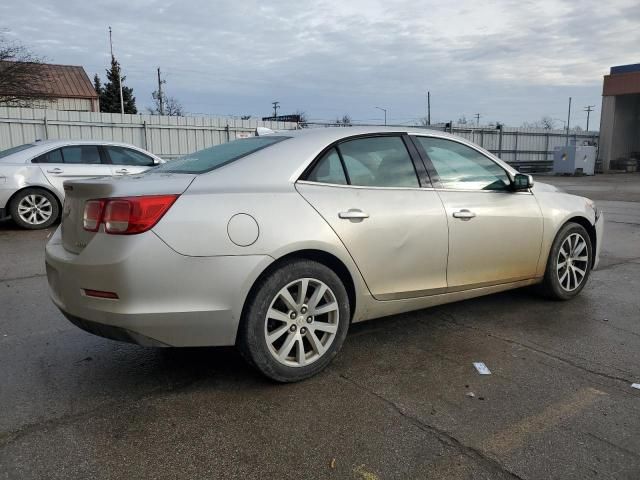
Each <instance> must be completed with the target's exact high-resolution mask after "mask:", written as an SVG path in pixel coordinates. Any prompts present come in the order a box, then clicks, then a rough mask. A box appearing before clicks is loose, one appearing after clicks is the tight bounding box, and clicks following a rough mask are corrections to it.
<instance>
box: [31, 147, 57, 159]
mask: <svg viewBox="0 0 640 480" xmlns="http://www.w3.org/2000/svg"><path fill="white" fill-rule="evenodd" d="M31 163H62V153H60V149H59V148H56V149H55V150H51V151H50V152H47V153H43V154H42V155H40V156H39V157H36V158H34V159H33V160H31Z"/></svg>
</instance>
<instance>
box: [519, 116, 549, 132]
mask: <svg viewBox="0 0 640 480" xmlns="http://www.w3.org/2000/svg"><path fill="white" fill-rule="evenodd" d="M522 127H523V128H544V129H545V130H554V129H555V128H556V121H555V120H554V119H553V118H551V117H550V116H548V115H545V116H544V117H542V118H541V119H540V120H537V121H535V122H523V123H522Z"/></svg>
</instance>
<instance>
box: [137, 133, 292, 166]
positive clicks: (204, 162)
mask: <svg viewBox="0 0 640 480" xmlns="http://www.w3.org/2000/svg"><path fill="white" fill-rule="evenodd" d="M287 138H290V137H281V136H271V135H269V136H267V137H251V138H245V139H241V140H234V141H232V142H229V143H223V144H222V145H216V146H215V147H211V148H206V149H204V150H200V151H197V152H194V153H190V154H188V155H185V156H184V157H180V158H178V159H176V160H171V161H169V162H167V163H165V164H164V165H160V166H159V167H156V168H153V169H151V170H149V173H155V172H169V173H195V174H198V173H205V172H210V171H211V170H215V169H216V168H220V167H222V166H223V165H227V164H228V163H231V162H233V161H235V160H238V159H239V158H242V157H246V156H247V155H250V154H252V153H254V152H257V151H258V150H262V149H263V148H267V147H269V146H271V145H274V144H276V143H278V142H281V141H283V140H286V139H287Z"/></svg>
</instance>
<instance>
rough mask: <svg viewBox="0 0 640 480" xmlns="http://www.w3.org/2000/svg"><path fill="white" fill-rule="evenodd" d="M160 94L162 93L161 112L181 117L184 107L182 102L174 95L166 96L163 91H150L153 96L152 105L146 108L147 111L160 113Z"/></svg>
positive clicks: (155, 113)
mask: <svg viewBox="0 0 640 480" xmlns="http://www.w3.org/2000/svg"><path fill="white" fill-rule="evenodd" d="M160 95H162V114H163V115H168V116H170V117H182V116H184V108H183V107H182V104H181V103H180V102H179V101H178V100H177V99H176V98H175V97H168V96H167V95H165V93H164V92H162V93H160V92H158V91H157V90H154V91H153V92H152V93H151V98H153V106H152V107H150V108H148V109H147V110H149V113H150V114H152V115H160V100H161V98H160Z"/></svg>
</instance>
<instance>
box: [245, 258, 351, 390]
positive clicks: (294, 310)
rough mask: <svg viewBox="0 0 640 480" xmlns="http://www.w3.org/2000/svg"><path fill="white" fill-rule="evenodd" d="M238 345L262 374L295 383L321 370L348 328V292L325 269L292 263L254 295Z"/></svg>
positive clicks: (302, 262) (314, 264)
mask: <svg viewBox="0 0 640 480" xmlns="http://www.w3.org/2000/svg"><path fill="white" fill-rule="evenodd" d="M250 295H251V297H250V298H249V299H248V303H247V307H246V309H245V313H244V317H243V319H242V325H241V329H240V332H239V335H238V344H239V346H240V348H241V351H242V352H243V354H244V355H245V357H247V358H248V360H250V362H251V363H252V364H253V365H255V366H256V367H257V368H258V370H260V371H261V372H262V373H263V374H265V375H266V376H268V377H269V378H272V379H274V380H276V381H279V382H295V381H298V380H303V379H305V378H308V377H310V376H312V375H315V374H316V373H318V372H319V371H321V370H322V369H324V368H325V367H326V366H327V365H328V364H329V362H331V360H332V359H333V357H334V356H335V355H336V353H337V352H338V351H339V350H340V347H341V346H342V343H343V341H344V338H345V336H346V334H347V330H348V328H349V320H350V311H349V299H348V296H347V291H346V289H345V287H344V285H343V283H342V282H341V281H340V279H339V278H338V276H337V275H336V274H335V273H334V272H333V271H332V270H331V269H329V268H328V267H326V266H325V265H323V264H321V263H318V262H314V261H310V260H292V261H289V262H286V263H284V264H283V265H281V266H280V267H279V268H278V269H276V270H275V271H273V272H272V273H271V274H270V275H268V276H267V277H266V278H264V279H262V280H261V281H260V283H259V284H258V285H257V286H256V288H254V289H253V290H252V293H251V294H250Z"/></svg>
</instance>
